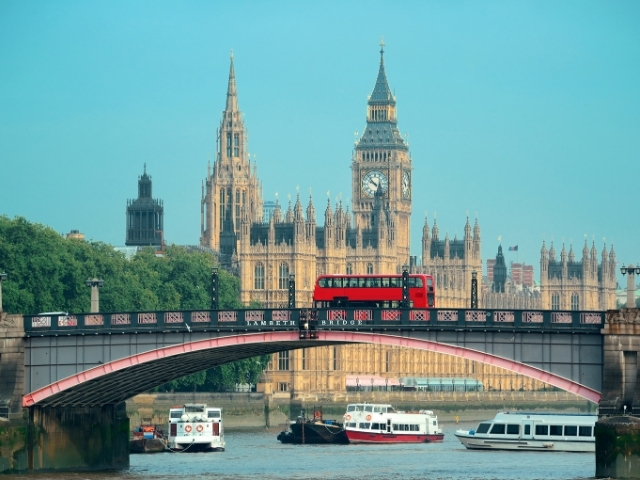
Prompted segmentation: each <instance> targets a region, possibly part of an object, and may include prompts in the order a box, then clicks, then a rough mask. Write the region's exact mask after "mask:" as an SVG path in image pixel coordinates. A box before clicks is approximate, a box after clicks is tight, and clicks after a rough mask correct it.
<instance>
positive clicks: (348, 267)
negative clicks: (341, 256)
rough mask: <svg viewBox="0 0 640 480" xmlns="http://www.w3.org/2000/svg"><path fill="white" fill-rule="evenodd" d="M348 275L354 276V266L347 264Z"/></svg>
mask: <svg viewBox="0 0 640 480" xmlns="http://www.w3.org/2000/svg"><path fill="white" fill-rule="evenodd" d="M347 275H353V265H351V264H350V263H347Z"/></svg>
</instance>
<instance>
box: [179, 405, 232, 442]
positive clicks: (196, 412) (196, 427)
mask: <svg viewBox="0 0 640 480" xmlns="http://www.w3.org/2000/svg"><path fill="white" fill-rule="evenodd" d="M167 445H168V447H169V448H170V449H171V450H182V451H189V452H195V451H219V450H224V447H225V442H224V431H223V428H222V409H220V408H213V407H207V405H205V404H203V403H194V404H186V405H183V406H177V407H172V408H171V409H170V410H169V436H168V437H167Z"/></svg>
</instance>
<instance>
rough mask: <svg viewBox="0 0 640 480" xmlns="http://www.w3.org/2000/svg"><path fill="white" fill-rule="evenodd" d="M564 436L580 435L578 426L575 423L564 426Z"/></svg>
mask: <svg viewBox="0 0 640 480" xmlns="http://www.w3.org/2000/svg"><path fill="white" fill-rule="evenodd" d="M564 436H565V437H577V436H578V427H576V426H575V425H565V426H564Z"/></svg>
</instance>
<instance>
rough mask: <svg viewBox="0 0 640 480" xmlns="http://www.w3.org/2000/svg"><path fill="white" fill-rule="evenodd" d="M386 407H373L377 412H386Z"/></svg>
mask: <svg viewBox="0 0 640 480" xmlns="http://www.w3.org/2000/svg"><path fill="white" fill-rule="evenodd" d="M385 410H386V409H385V408H384V407H373V411H374V412H375V413H384V412H385Z"/></svg>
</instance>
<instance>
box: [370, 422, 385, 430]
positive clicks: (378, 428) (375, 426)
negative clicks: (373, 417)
mask: <svg viewBox="0 0 640 480" xmlns="http://www.w3.org/2000/svg"><path fill="white" fill-rule="evenodd" d="M383 428H384V423H383V424H382V426H380V424H379V423H372V424H371V430H380V429H383Z"/></svg>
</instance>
